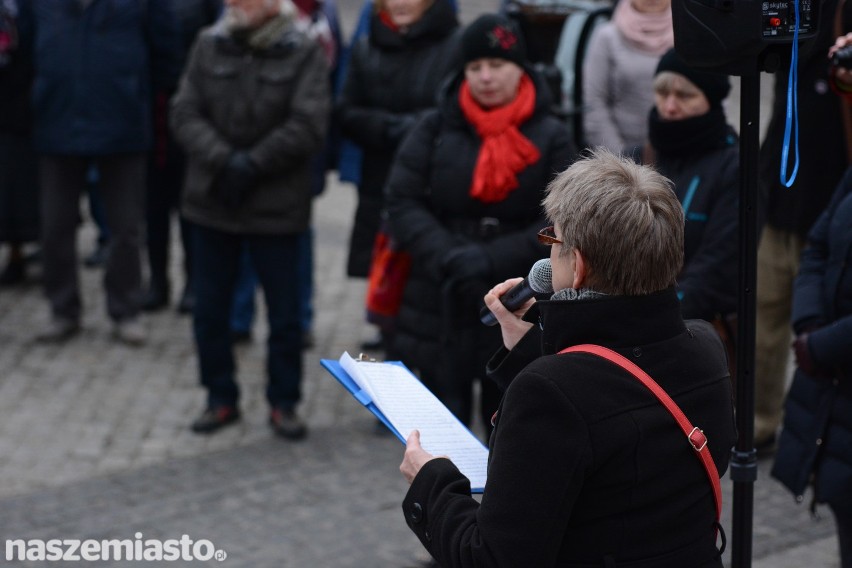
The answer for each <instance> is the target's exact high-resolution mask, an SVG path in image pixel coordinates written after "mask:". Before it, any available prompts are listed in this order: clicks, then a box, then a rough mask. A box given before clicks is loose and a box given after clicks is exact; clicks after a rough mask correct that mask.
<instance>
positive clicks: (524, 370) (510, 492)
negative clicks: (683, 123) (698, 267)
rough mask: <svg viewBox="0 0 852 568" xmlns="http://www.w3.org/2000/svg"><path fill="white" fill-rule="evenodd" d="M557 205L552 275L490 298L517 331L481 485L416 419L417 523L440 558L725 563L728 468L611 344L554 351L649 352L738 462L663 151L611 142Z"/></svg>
mask: <svg viewBox="0 0 852 568" xmlns="http://www.w3.org/2000/svg"><path fill="white" fill-rule="evenodd" d="M544 207H545V210H546V212H547V215H548V217H549V218H550V219H551V221H552V222H553V225H554V226H553V227H548V228H547V229H546V230H544V231H542V238H543V239H544V241H546V242H547V243H550V244H552V245H553V246H552V249H551V254H550V261H551V266H552V270H553V277H552V284H553V289H554V290H556V292H555V293H554V294H553V295H552V297H551V298H550V299H549V300H548V301H537V302H533V301H532V300H531V301H530V303H532V307H530V304H529V303H528V304H527V305H526V306H524V308H522V309H521V310H519V311H518V312H517V314H512V313H509V312H508V311H507V310H506V308H505V307H503V306H502V304H501V303H500V301H499V299H498V298H499V296H501V295H503V294H505V293H506V291H507V290H508V289H509V288H510V287H511V286H512V285H514V284H516V283H517V282H518V281H519V280H520V279H511V280H508V281H506V282H504V283H502V284H499V285H498V286H495V287H494V288H493V289H492V290H491V291H490V292H489V294H488V295H487V296H486V297H485V300H486V303H487V305H488V308H489V309H491V310H492V311H493V312H494V314H495V316H496V317H497V319H498V321H499V322H500V326H501V330H502V333H503V341H504V347H505V348H503V349H500V351H498V352H497V354H496V355H495V356H494V358H493V359H492V360H491V361H490V362H489V374H490V375H491V376H492V377H493V378H494V379H495V380H497V381H498V382H499V383H500V385H501V387H503V388H504V389H505V394H504V396H503V400H502V401H501V403H500V408H499V411H498V412H497V414H496V415H495V427H494V433H493V434H492V437H491V450H490V454H489V463H488V479H487V481H486V484H485V492H484V494H483V495H482V501H481V503H477V502H476V501H475V500H474V499H473V498H472V497H471V495H470V483H469V481H468V480H467V478H465V477H464V476H462V475H461V473H459V471H458V469H457V468H456V466H455V465H454V464H453V463H452V462H451V461H449V460H447V459H445V458H436V457H434V456H432V455H430V454H428V453H426V452H425V451H423V450H422V448H421V447H420V444H419V434H417V432H416V431H415V432H414V433H412V434H411V436H410V437H409V439H408V445H407V448H406V452H405V457H404V459H403V462H402V464H401V466H400V469H401V471H402V473H403V475H404V476H405V477H406V478H407V479H408V480H409V482H411V487H410V489H409V490H408V494H407V495H406V497H405V500H404V501H403V512H404V513H405V517H406V522H407V523H408V525H409V527H410V528H411V529H412V530H413V531H414V533H415V534H416V535H417V536H418V538H419V539H420V541H421V542H422V543H423V545H424V546H425V547H426V548H427V549H428V550H429V552H430V553H431V554H432V556H434V557H435V559H436V560H437V561H438V563H439V564H440V565H441V566H443V567H444V568H451V567H474V566H488V567H491V568H496V567H499V566H505V567H517V566H535V567H536V568H547V567H555V566H576V567H581V566H582V567H587V566H588V567H591V566H619V567H622V568H633V567H636V568H638V567H650V566H653V567H654V568H684V567H690V568H699V567H700V568H711V567H712V568H719V567H721V566H722V563H721V559H720V557H719V552H718V550H716V547H715V545H714V538H715V531H714V521H715V519H716V508H715V507H714V497H713V494H714V490H713V486H714V485H715V483H712V482H711V479H710V474H708V472H707V471H705V469H704V467H702V463H701V462H700V460H699V459H698V457H697V454H696V452H695V450H694V448H693V446H691V445H690V444H689V442H688V441H687V440H686V439H685V436H684V434H683V432H682V431H681V429H680V428H679V427H678V425H677V423H676V422H675V419H674V418H673V417H672V415H671V414H670V413H669V412H668V411H667V410H666V408H664V407H663V405H662V404H661V403H660V402H659V401H658V400H657V399H656V398H655V397H654V395H652V394H651V392H649V390H648V389H647V388H646V387H645V386H643V385H642V384H641V383H639V381H637V380H636V379H635V378H633V377H632V376H631V375H630V374H628V373H627V372H625V371H624V370H622V369H621V368H619V367H617V366H615V365H613V364H612V363H610V362H609V361H607V360H605V359H603V358H601V357H598V356H596V355H591V354H586V353H570V354H558V353H559V352H560V351H561V350H562V349H564V348H566V347H570V346H577V345H580V344H597V345H600V346H603V347H607V348H609V349H611V350H613V351H615V352H616V353H618V354H619V355H621V356H622V357H625V358H627V359H628V360H629V361H630V362H632V363H634V364H635V365H637V366H639V367H640V368H641V369H642V370H643V371H645V372H646V373H647V374H649V375H650V376H651V377H652V378H653V379H654V380H655V381H656V382H657V384H658V385H659V386H660V387H662V388H663V389H664V390H665V391H666V392H667V393H668V394H669V395H670V396H671V398H672V399H674V401H675V402H676V403H677V405H678V406H679V407H680V409H681V410H682V411H683V412H684V414H685V415H686V417H687V419H688V420H690V421H691V422H692V424H693V425H695V426H696V427H698V428H701V429H702V430H703V432H704V434H705V435H706V438H707V447H708V448H709V451H710V455H711V456H712V462H713V463H714V464H715V467H716V469H717V471H718V474H723V473H724V472H725V469H726V467H727V464H728V456H729V454H730V448H731V445H732V444H733V443H734V441H735V440H736V432H735V429H734V419H733V418H734V417H733V406H732V404H731V384H730V377H729V375H728V370H727V367H726V365H725V355H724V351H723V349H722V345H721V344H720V342H719V339H718V337H717V336H716V335H715V333H714V331H713V329H712V327H711V326H710V325H709V324H708V323H707V322H704V321H701V320H693V321H686V322H685V321H684V320H683V319H682V317H681V314H680V306H679V302H678V299H677V296H676V293H675V290H674V283H675V278H676V276H677V273H678V271H679V270H680V266H681V261H682V258H683V248H682V242H683V214H682V211H681V207H680V204H679V203H678V201H677V199H676V198H675V196H674V194H673V193H672V192H671V189H670V186H669V183H668V181H667V180H666V179H665V178H663V177H662V176H660V175H659V174H658V173H656V172H654V171H653V170H652V169H651V168H648V167H644V166H639V165H637V164H635V163H632V162H630V161H628V160H624V159H621V158H618V157H616V156H614V155H612V154H609V153H608V152H606V151H599V152H598V153H597V154H596V155H594V156H592V157H590V158H586V159H583V160H579V161H577V162H576V163H575V164H574V165H572V166H571V167H570V168H568V170H567V171H565V172H564V173H563V174H561V175H560V176H559V177H557V178H556V180H554V181H553V182H552V183H551V184H550V186H549V189H548V195H547V198H546V200H545V202H544ZM526 308H529V309H528V311H527V312H526V314H525V315H524V317H523V319H520V318H519V317H518V314H522V313H523V310H524V309H526ZM711 473H712V472H711ZM713 475H715V476H716V479H715V481H716V483H718V475H716V474H713Z"/></svg>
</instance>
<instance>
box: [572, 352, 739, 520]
mask: <svg viewBox="0 0 852 568" xmlns="http://www.w3.org/2000/svg"><path fill="white" fill-rule="evenodd" d="M562 353H591V354H593V355H597V356H599V357H603V358H604V359H606V360H608V361H610V362H612V363H615V364H616V365H618V366H619V367H621V368H622V369H624V370H625V371H627V372H629V373H630V374H632V375H633V376H634V377H636V378H637V379H638V380H639V382H641V383H642V384H643V385H645V386H646V387H647V388H648V390H650V391H651V392H652V393H654V396H656V397H657V399H658V400H659V401H660V402H661V403H662V404H663V406H665V407H666V410H668V411H669V412H670V413H671V415H672V416H673V417H674V419H675V420H676V421H677V424H678V426H680V429H681V430H682V431H683V433H684V434H685V435H686V438H687V439H688V440H689V444H690V445H691V446H692V449H694V450H695V452H696V454H695V455H696V456H697V457H698V459H699V460H701V463H702V464H703V465H704V471H706V472H707V478H708V479H709V480H710V485H711V486H712V487H713V498H714V499H715V501H716V522H717V523H718V522H719V519H720V518H721V516H722V486H721V483H720V482H719V472H718V471H717V470H716V464H715V463H713V458H712V456H711V455H710V449H709V448H708V447H707V437H706V436H704V432H702V431H701V430H699V429H698V428H697V427H695V426H693V425H692V423H690V421H689V419H688V418H687V417H686V415H685V414H684V413H683V411H682V410H681V409H680V407H679V406H678V405H677V403H676V402H675V401H673V400H672V397H670V396H669V395H668V393H667V392H666V391H664V390H663V388H662V387H661V386H660V385H658V384H657V382H656V381H655V380H654V379H652V378H651V377H650V376H649V375H648V373H646V372H645V371H643V370H642V369H640V368H639V366H638V365H636V364H635V363H633V362H632V361H630V360H629V359H627V358H626V357H624V356H622V355H619V354H618V353H616V352H615V351H613V350H612V349H607V348H606V347H602V346H600V345H591V344H585V345H575V346H573V347H568V348H566V349H563V350H562V351H560V352H559V354H560V355H561V354H562Z"/></svg>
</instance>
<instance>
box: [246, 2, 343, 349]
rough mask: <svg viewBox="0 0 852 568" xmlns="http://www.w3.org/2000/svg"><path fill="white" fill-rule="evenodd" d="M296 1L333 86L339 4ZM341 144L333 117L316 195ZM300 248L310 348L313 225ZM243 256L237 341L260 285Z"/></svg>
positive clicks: (316, 161) (315, 173) (314, 171)
mask: <svg viewBox="0 0 852 568" xmlns="http://www.w3.org/2000/svg"><path fill="white" fill-rule="evenodd" d="M294 4H295V5H296V8H298V10H299V12H298V17H297V19H296V26H297V27H298V28H299V29H300V30H301V31H302V32H304V33H305V35H307V36H308V37H309V38H311V39H313V40H314V41H317V42H318V43H319V44H320V47H321V48H322V51H323V54H324V55H325V58H326V62H327V63H328V69H329V76H328V81H329V87H330V88H333V86H334V85H335V84H336V82H337V73H338V69H339V67H338V66H339V63H340V52H341V45H342V42H343V40H342V38H341V35H340V19H339V17H338V13H337V5H336V4H335V3H334V2H333V0H298V1H296V2H294ZM339 144H340V133H339V127H338V125H337V122H336V121H335V120H333V117H331V119H330V120H329V123H328V133H327V135H326V141H325V146H324V147H323V148H322V150H321V151H320V152H318V153H317V155H316V156H314V157H313V159H312V161H311V192H312V194H313V196H314V197H316V196H318V195H320V194H321V193H322V192H323V191H325V178H326V174H327V173H328V170H331V169H334V168H335V167H336V163H337V153H338V148H339ZM299 251H300V252H299V263H300V268H299V278H300V283H299V294H300V302H301V307H300V313H301V321H302V347H303V348H305V349H308V348H310V347H312V346H313V343H314V338H313V332H312V326H313V317H314V310H313V295H314V279H313V274H314V233H313V227H309V228H308V230H307V231H305V233H304V234H303V235H302V236H301V238H300V239H299ZM242 256H243V258H242V260H241V261H240V270H239V278H238V280H237V289H236V291H235V293H234V303H233V311H232V314H231V335H232V337H233V339H234V342H235V343H246V342H249V341H251V328H252V326H253V324H254V313H255V291H256V289H257V275H256V274H255V272H254V270H253V269H252V265H251V260H250V259H249V257H248V251H247V250H246V251H244V252H243V255H242Z"/></svg>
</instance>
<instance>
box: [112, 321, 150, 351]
mask: <svg viewBox="0 0 852 568" xmlns="http://www.w3.org/2000/svg"><path fill="white" fill-rule="evenodd" d="M112 336H113V337H114V338H115V340H116V341H119V342H121V343H124V344H125V345H129V346H131V347H138V346H140V345H143V344H144V343H145V342H146V341H148V329H147V328H146V327H145V326H144V325H143V324H142V322H141V321H139V318H127V319H123V320H118V321H116V322H115V323H114V324H113V328H112Z"/></svg>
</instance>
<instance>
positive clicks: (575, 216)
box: [543, 148, 684, 295]
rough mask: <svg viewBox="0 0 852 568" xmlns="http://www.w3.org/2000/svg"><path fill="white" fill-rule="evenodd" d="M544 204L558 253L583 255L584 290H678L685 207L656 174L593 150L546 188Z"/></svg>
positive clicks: (668, 183) (621, 292) (628, 292)
mask: <svg viewBox="0 0 852 568" xmlns="http://www.w3.org/2000/svg"><path fill="white" fill-rule="evenodd" d="M543 205H544V209H545V212H546V213H547V216H548V217H549V218H550V219H551V221H552V222H553V224H554V225H556V226H558V227H559V229H560V231H561V233H562V241H563V243H564V244H562V245H561V249H562V250H561V251H560V254H569V253H570V252H571V250H572V249H574V248H576V249H577V250H579V251H580V252H581V253H582V254H583V258H585V260H586V263H587V268H588V271H589V274H588V287H589V288H591V289H593V290H596V291H598V292H603V293H606V294H618V295H645V294H650V293H652V292H656V291H659V290H663V289H664V288H667V287H669V286H673V285H674V284H675V281H676V279H677V276H678V273H679V272H680V269H681V266H682V265H683V223H684V221H683V208H682V207H681V205H680V202H679V201H678V199H677V196H676V195H675V192H674V190H673V186H672V182H671V181H670V180H669V179H667V178H666V177H664V176H663V175H661V174H660V173H658V172H657V171H656V170H654V169H653V168H651V167H649V166H641V165H639V164H636V163H635V162H633V161H631V160H629V159H627V158H624V157H621V156H616V155H615V154H613V153H612V152H610V151H609V150H606V149H604V148H596V149H594V150H592V151H590V152H588V153H587V154H586V155H584V156H583V157H581V158H580V159H579V160H577V161H576V162H575V163H574V164H573V165H572V166H571V167H569V168H568V169H567V170H565V171H564V172H562V173H561V174H559V175H558V176H557V177H556V178H555V179H554V180H553V181H552V182H550V185H549V186H548V187H547V196H546V197H545V198H544V201H543Z"/></svg>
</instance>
